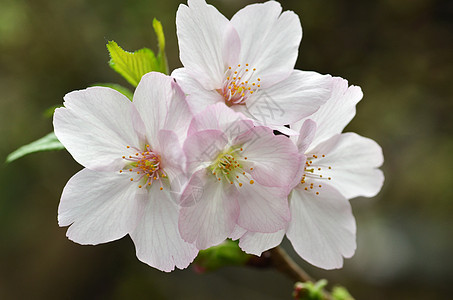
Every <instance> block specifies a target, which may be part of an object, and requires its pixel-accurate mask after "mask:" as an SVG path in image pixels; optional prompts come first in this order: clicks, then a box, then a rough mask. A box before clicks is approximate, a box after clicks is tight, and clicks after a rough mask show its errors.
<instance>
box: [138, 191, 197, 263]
mask: <svg viewBox="0 0 453 300" xmlns="http://www.w3.org/2000/svg"><path fill="white" fill-rule="evenodd" d="M142 201H143V202H144V211H143V216H142V218H141V219H140V220H139V222H138V225H137V227H136V228H135V230H134V231H133V232H132V233H131V234H130V235H131V238H132V240H133V241H134V244H135V247H136V252H137V257H138V259H140V260H141V261H143V262H145V263H147V264H148V265H150V266H152V267H154V268H157V269H159V270H161V271H165V272H170V271H172V270H174V268H175V266H176V267H177V268H179V269H184V268H186V267H187V266H188V265H189V264H190V263H191V262H192V261H193V259H194V258H195V256H196V255H197V253H198V251H197V249H196V248H195V246H194V245H191V244H189V243H186V242H185V241H183V239H182V238H181V236H180V234H179V230H178V215H179V211H178V206H177V205H176V204H175V203H174V202H173V201H172V199H171V197H170V194H169V192H168V191H165V190H164V191H161V190H160V189H159V187H158V186H157V185H153V186H152V187H151V189H150V190H149V192H147V193H146V194H145V195H144V197H143V198H142Z"/></svg>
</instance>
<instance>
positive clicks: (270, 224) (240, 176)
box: [179, 103, 301, 249]
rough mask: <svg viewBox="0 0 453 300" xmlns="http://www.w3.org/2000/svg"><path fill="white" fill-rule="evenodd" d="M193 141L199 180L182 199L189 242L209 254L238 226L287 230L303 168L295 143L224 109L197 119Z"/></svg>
mask: <svg viewBox="0 0 453 300" xmlns="http://www.w3.org/2000/svg"><path fill="white" fill-rule="evenodd" d="M188 135H189V136H188V138H187V140H186V141H185V143H184V147H183V149H184V152H185V154H186V157H187V166H188V171H189V172H190V173H191V174H193V175H192V177H191V178H190V180H189V183H188V185H187V186H186V188H185V190H184V191H183V193H182V197H181V206H182V208H181V213H180V217H179V230H180V233H181V236H182V238H183V239H184V240H186V241H187V242H190V243H195V244H196V246H197V248H198V249H206V248H208V247H211V246H214V245H217V244H219V243H221V242H222V241H224V240H225V239H226V238H227V237H229V236H232V235H234V232H233V231H234V229H235V227H236V226H237V225H238V226H240V227H241V228H246V229H247V230H250V231H254V232H266V233H271V232H276V231H278V230H280V229H283V228H286V226H287V223H288V221H289V218H290V213H289V209H288V201H287V196H288V193H289V191H290V185H291V183H292V181H293V179H294V176H295V175H296V174H297V172H298V170H299V168H300V164H301V157H300V155H299V154H298V152H297V148H296V146H295V145H294V143H293V142H291V140H290V139H288V138H287V137H285V136H282V135H280V136H275V135H274V134H273V132H272V130H271V129H269V128H267V127H264V126H258V127H254V126H253V122H252V121H250V120H246V119H244V117H243V116H242V114H239V113H236V112H234V111H232V110H230V109H228V108H227V107H226V106H225V105H224V104H221V103H220V104H217V105H212V106H209V107H208V108H206V110H205V111H203V112H201V113H200V114H198V115H197V116H195V117H194V119H193V120H192V122H191V125H190V127H189V134H188Z"/></svg>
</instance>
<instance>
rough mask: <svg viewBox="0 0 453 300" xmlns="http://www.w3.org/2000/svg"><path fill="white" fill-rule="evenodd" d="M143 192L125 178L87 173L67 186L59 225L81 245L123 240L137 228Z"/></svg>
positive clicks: (115, 175)
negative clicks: (65, 227)
mask: <svg viewBox="0 0 453 300" xmlns="http://www.w3.org/2000/svg"><path fill="white" fill-rule="evenodd" d="M138 190H139V188H138V185H137V183H135V182H130V181H129V178H128V177H127V175H125V174H119V173H116V174H115V173H111V172H95V171H91V170H89V169H83V170H82V171H80V172H78V173H77V174H75V175H74V176H73V177H72V178H71V179H70V180H69V181H68V183H67V184H66V186H65V188H64V190H63V194H62V195H61V200H60V205H59V207H58V224H59V225H60V226H69V225H70V227H69V229H68V232H67V234H66V235H67V236H68V238H69V239H70V240H72V241H74V242H77V243H79V244H92V245H94V244H99V243H106V242H110V241H113V240H117V239H120V238H122V237H123V236H124V235H126V234H127V233H128V232H130V231H131V230H133V229H134V228H135V226H136V222H137V218H138V217H139V216H140V212H141V211H142V207H141V206H140V203H138V202H137V201H136V200H135V195H136V193H137V191H138Z"/></svg>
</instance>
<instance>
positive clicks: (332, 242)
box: [286, 186, 356, 269]
mask: <svg viewBox="0 0 453 300" xmlns="http://www.w3.org/2000/svg"><path fill="white" fill-rule="evenodd" d="M290 209H291V222H290V224H289V227H288V231H287V233H286V235H287V237H288V239H289V240H290V241H291V243H292V245H293V247H294V250H296V252H297V253H298V254H299V255H300V256H301V257H302V258H303V259H305V260H306V261H308V262H309V263H311V264H313V265H315V266H317V267H320V268H324V269H335V268H341V267H342V266H343V257H346V258H348V257H351V256H352V255H353V254H354V252H355V249H356V241H355V232H356V225H355V220H354V216H353V215H352V211H351V206H350V204H349V202H348V200H347V199H346V198H345V197H343V196H342V195H341V194H340V193H339V192H338V191H336V190H335V189H334V188H332V187H329V186H323V188H321V189H319V195H316V194H314V192H313V191H311V190H309V191H305V190H303V189H301V188H298V189H295V190H293V192H292V195H291V196H290Z"/></svg>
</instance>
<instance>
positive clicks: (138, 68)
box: [107, 19, 168, 87]
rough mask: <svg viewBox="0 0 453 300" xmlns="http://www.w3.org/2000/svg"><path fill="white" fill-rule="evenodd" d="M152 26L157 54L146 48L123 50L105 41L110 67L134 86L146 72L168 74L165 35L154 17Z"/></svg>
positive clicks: (115, 44) (113, 43) (112, 42)
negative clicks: (157, 48) (132, 50)
mask: <svg viewBox="0 0 453 300" xmlns="http://www.w3.org/2000/svg"><path fill="white" fill-rule="evenodd" d="M153 28H154V32H155V33H156V36H157V44H158V47H159V52H158V54H157V56H156V55H155V54H154V52H153V51H152V50H151V49H148V48H142V49H140V50H137V51H134V52H128V51H125V50H123V49H122V48H121V47H120V46H118V44H117V43H116V42H114V41H109V42H108V43H107V49H108V51H109V54H110V61H109V64H110V67H112V69H113V70H115V71H116V72H118V73H119V74H120V75H121V76H123V77H124V78H125V79H126V80H127V81H128V82H129V83H130V84H131V85H132V86H134V87H136V86H137V85H138V83H139V82H140V79H141V78H142V76H143V75H145V74H146V73H149V72H152V71H154V72H160V73H164V74H168V63H167V56H166V55H165V36H164V31H163V28H162V24H161V23H160V22H159V21H158V20H156V19H154V20H153Z"/></svg>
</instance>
